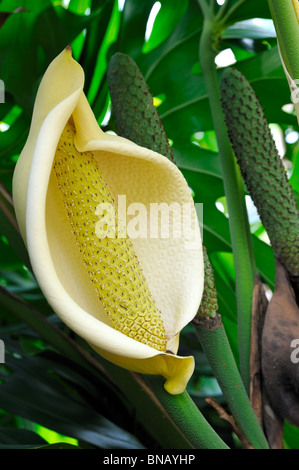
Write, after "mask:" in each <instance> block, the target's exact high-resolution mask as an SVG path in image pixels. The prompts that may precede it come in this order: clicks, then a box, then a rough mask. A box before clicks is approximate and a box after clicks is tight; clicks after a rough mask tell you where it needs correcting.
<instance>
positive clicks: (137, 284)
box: [13, 49, 203, 394]
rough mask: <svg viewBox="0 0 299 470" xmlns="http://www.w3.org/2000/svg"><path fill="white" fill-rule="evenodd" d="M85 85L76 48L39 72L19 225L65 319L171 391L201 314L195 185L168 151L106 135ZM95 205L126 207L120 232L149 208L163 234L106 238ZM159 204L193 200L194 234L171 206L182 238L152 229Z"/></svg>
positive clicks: (185, 374) (186, 370) (22, 170)
mask: <svg viewBox="0 0 299 470" xmlns="http://www.w3.org/2000/svg"><path fill="white" fill-rule="evenodd" d="M83 84H84V73H83V70H82V69H81V67H80V66H79V64H78V63H77V62H76V61H74V60H73V58H72V55H71V51H70V50H69V49H66V50H65V51H63V52H62V53H61V54H60V55H59V56H58V57H57V58H56V59H55V60H54V61H53V62H52V63H51V64H50V66H49V68H48V70H47V71H46V73H45V75H44V77H43V80H42V82H41V85H40V88H39V91H38V94H37V97H36V102H35V107H34V112H33V117H32V124H31V129H30V133H29V136H28V140H27V143H26V145H25V147H24V149H23V151H22V154H21V156H20V158H19V161H18V163H17V166H16V169H15V174H14V180H13V198H14V204H15V210H16V215H17V219H18V222H19V226H20V230H21V233H22V235H23V237H24V240H25V241H26V244H27V247H28V252H29V255H30V259H31V263H32V267H33V270H34V273H35V276H36V278H37V281H38V282H39V285H40V287H41V289H42V290H43V292H44V294H45V297H46V298H47V300H48V302H49V304H50V305H51V306H52V308H53V309H54V311H55V312H56V313H57V314H58V315H59V316H60V318H61V319H62V320H63V321H64V322H65V323H66V324H67V325H68V326H69V327H70V328H71V329H73V330H74V331H75V332H76V333H77V334H78V335H80V336H81V337H83V338H84V339H85V340H86V341H87V342H88V343H89V344H90V345H91V346H92V347H93V348H94V349H95V350H96V351H97V352H98V353H99V354H101V355H102V356H104V357H105V358H106V359H108V360H110V361H112V362H114V363H116V364H118V365H120V366H122V367H125V368H128V369H131V370H134V371H136V372H141V373H149V374H159V375H163V376H164V377H165V378H166V382H165V388H166V390H168V391H169V392H170V393H174V394H175V393H180V392H182V391H183V390H184V388H185V386H186V383H187V381H188V379H189V378H190V375H191V374H192V372H193V369H194V359H193V357H181V356H178V355H177V351H178V345H179V333H180V331H181V329H182V328H183V327H184V326H185V325H186V324H187V323H189V322H190V321H191V320H192V319H193V317H194V316H195V314H196V312H197V310H198V307H199V304H200V301H201V296H202V290H203V259H202V244H201V238H200V231H199V228H198V221H197V217H196V211H195V208H194V204H193V201H192V197H191V193H190V190H189V188H188V185H187V183H186V181H185V179H184V177H183V176H182V174H181V172H180V171H179V170H178V169H177V167H176V166H175V165H174V164H173V163H172V162H170V161H169V160H168V159H167V158H165V157H164V156H162V155H160V154H158V153H156V152H153V151H151V150H148V149H145V148H143V147H140V146H138V145H136V144H133V143H132V142H130V141H128V140H126V139H123V138H121V137H118V136H115V135H110V134H105V133H103V132H102V130H101V129H100V128H99V126H98V124H97V122H96V120H95V117H94V115H93V113H92V111H91V109H90V107H89V105H88V103H87V100H86V98H85V95H84V93H83ZM80 165H82V166H80ZM80 191H81V192H82V196H80V197H77V196H78V194H79V193H80ZM83 193H84V194H83ZM99 203H111V204H113V205H115V208H116V214H117V213H118V212H119V213H122V218H120V217H118V215H116V221H117V222H116V227H119V226H121V227H122V228H121V233H123V232H122V230H125V231H128V229H129V228H130V227H129V225H130V223H131V228H132V226H134V218H132V216H134V215H135V216H136V207H142V208H143V209H144V210H143V218H142V221H143V222H145V225H146V226H147V227H148V228H149V227H150V229H151V230H153V232H154V234H155V236H151V230H150V232H147V236H142V237H140V236H139V237H136V238H135V237H133V238H132V237H131V239H130V240H128V239H126V237H124V238H122V237H121V238H117V237H116V238H109V237H108V238H104V237H101V235H100V232H101V228H102V229H103V228H105V230H106V229H107V224H104V225H103V226H101V220H102V219H101V217H102V216H103V213H102V212H101V209H99ZM161 203H163V204H165V206H166V207H171V205H172V204H174V203H176V204H177V203H179V205H180V206H181V207H186V206H188V207H189V211H188V213H189V214H191V215H190V219H191V222H192V224H191V225H192V235H193V238H192V242H191V243H190V240H189V238H188V237H189V235H190V232H189V233H188V231H185V230H183V224H184V222H185V221H184V218H183V217H181V214H180V213H179V212H173V213H171V226H174V225H175V226H176V228H178V226H179V227H181V228H182V230H181V233H180V236H179V237H178V236H171V233H170V236H168V237H163V236H161V232H160V231H159V230H156V229H160V228H161V227H159V224H160V223H161V218H158V219H155V221H153V220H152V219H151V217H150V216H151V209H152V204H156V205H157V204H161ZM120 204H122V205H124V207H120ZM136 204H138V206H136ZM83 206H85V207H83ZM113 207H114V206H113ZM121 209H122V211H121ZM170 212H171V211H170ZM123 214H125V215H126V216H127V217H128V218H127V220H126V221H124V220H123ZM139 215H140V214H139ZM130 217H131V218H130ZM140 220H141V219H140V218H139V219H138V222H140ZM135 223H136V220H135ZM150 223H151V224H154V227H153V226H152V225H150ZM155 224H156V225H157V226H155ZM108 225H109V223H108ZM137 225H138V224H137ZM157 233H158V236H156V234H157ZM176 233H178V232H176ZM114 248H116V251H115V250H114ZM139 296H140V297H139ZM127 312H128V313H129V316H127V317H126V313H127Z"/></svg>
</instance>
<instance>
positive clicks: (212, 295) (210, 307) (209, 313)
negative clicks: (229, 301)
mask: <svg viewBox="0 0 299 470" xmlns="http://www.w3.org/2000/svg"><path fill="white" fill-rule="evenodd" d="M202 248H203V259H204V272H205V279H204V289H203V295H202V299H201V303H200V306H199V309H198V312H197V315H196V318H197V319H198V318H214V317H215V316H216V314H217V310H218V302H217V292H216V287H215V281H214V272H213V268H212V266H211V263H210V260H209V258H208V253H207V249H206V247H205V246H204V245H203V247H202ZM196 318H195V321H196Z"/></svg>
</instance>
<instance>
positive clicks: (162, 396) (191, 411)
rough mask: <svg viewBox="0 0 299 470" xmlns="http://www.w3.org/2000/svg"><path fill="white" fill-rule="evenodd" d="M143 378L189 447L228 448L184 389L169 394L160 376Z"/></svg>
mask: <svg viewBox="0 0 299 470" xmlns="http://www.w3.org/2000/svg"><path fill="white" fill-rule="evenodd" d="M144 378H145V380H146V382H147V383H148V385H149V387H150V388H151V390H152V391H153V392H154V394H155V396H156V397H157V399H158V400H159V402H160V403H161V405H162V406H163V408H164V409H165V410H166V411H167V413H168V414H169V416H170V417H171V418H172V420H173V422H174V424H175V425H176V427H177V428H178V429H179V430H180V431H181V432H182V434H183V435H184V436H186V437H187V439H188V441H189V442H190V445H191V447H193V448H194V449H229V447H228V446H227V445H226V444H225V442H223V440H222V439H221V438H220V437H219V436H218V434H217V433H216V432H215V431H214V429H213V428H212V427H211V426H210V424H209V423H208V422H207V421H206V419H205V418H204V416H203V415H202V414H201V412H200V411H199V409H198V408H197V406H196V405H195V404H194V402H193V400H192V399H191V397H190V396H189V394H188V393H187V392H186V391H185V392H183V393H181V394H179V395H170V394H169V393H167V392H166V391H165V389H164V386H163V379H162V378H161V377H156V376H150V375H148V376H145V377H144Z"/></svg>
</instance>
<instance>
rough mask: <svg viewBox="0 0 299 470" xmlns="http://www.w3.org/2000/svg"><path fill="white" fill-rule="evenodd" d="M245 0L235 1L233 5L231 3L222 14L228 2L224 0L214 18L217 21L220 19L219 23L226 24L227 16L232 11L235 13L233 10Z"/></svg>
mask: <svg viewBox="0 0 299 470" xmlns="http://www.w3.org/2000/svg"><path fill="white" fill-rule="evenodd" d="M245 2H246V0H239V1H238V2H237V3H235V5H233V6H232V7H231V8H230V9H229V11H228V12H227V14H226V15H225V16H224V13H225V11H226V8H227V6H228V3H229V0H226V2H225V3H224V4H223V5H222V7H221V8H220V10H219V12H218V15H217V17H216V20H217V21H219V23H220V20H221V25H224V24H226V23H227V22H228V21H229V18H230V17H231V16H232V15H233V13H235V11H237V10H238V8H240V6H241V5H243V3H245Z"/></svg>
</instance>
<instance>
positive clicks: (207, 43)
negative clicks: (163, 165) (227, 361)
mask: <svg viewBox="0 0 299 470" xmlns="http://www.w3.org/2000/svg"><path fill="white" fill-rule="evenodd" d="M200 3H201V2H200ZM216 26H217V25H216V24H215V21H214V18H213V17H210V16H206V17H205V19H204V28H203V32H202V35H201V40H200V48H199V57H200V63H201V67H202V71H203V76H204V80H205V85H206V90H207V94H208V97H209V101H210V108H211V112H212V117H213V121H214V127H215V132H216V136H217V141H218V146H219V154H220V164H221V170H222V177H223V183H224V189H225V195H226V200H227V206H228V212H229V224H230V233H231V242H232V249H233V255H234V263H235V276H236V297H237V311H238V336H239V360H240V371H241V376H242V379H243V381H244V385H245V388H246V390H247V392H248V391H249V382H250V374H249V364H250V331H251V301H252V292H253V282H254V270H255V269H254V267H253V266H254V262H253V258H252V247H251V240H250V233H249V225H248V220H247V216H246V210H245V200H244V192H243V187H242V186H241V185H242V179H241V176H240V170H239V168H238V166H237V163H236V160H235V156H234V153H233V151H232V147H231V143H230V140H229V137H228V133H227V128H226V124H225V120H224V115H223V112H222V107H221V101H220V90H219V83H218V76H217V71H216V67H215V55H216V52H215V51H214V50H213V34H214V30H215V27H216Z"/></svg>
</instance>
